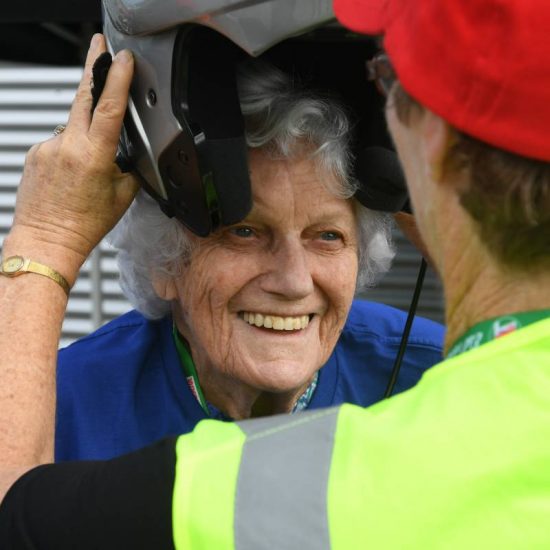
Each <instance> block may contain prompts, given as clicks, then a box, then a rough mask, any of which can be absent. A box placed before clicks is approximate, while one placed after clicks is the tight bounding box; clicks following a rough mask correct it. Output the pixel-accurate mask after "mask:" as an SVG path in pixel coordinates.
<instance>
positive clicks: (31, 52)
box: [0, 0, 443, 346]
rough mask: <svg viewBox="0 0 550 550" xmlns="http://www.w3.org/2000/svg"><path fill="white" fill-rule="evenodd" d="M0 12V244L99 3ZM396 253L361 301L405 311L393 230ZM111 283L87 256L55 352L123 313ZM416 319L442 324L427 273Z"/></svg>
mask: <svg viewBox="0 0 550 550" xmlns="http://www.w3.org/2000/svg"><path fill="white" fill-rule="evenodd" d="M3 4H4V5H3V6H2V12H1V14H0V246H1V244H2V243H3V240H4V237H5V235H6V234H7V232H8V229H9V227H10V225H11V222H12V219H13V208H14V205H15V197H16V193H17V186H18V184H19V180H20V179H21V174H22V170H23V164H24V161H25V154H26V151H27V150H28V149H29V148H30V147H31V146H32V145H33V144H35V143H37V142H39V141H44V140H46V139H48V138H50V137H51V136H52V132H53V129H54V128H55V126H56V125H58V124H64V123H66V121H67V116H68V111H69V108H70V105H71V101H72V98H73V96H74V93H75V90H76V87H77V85H78V82H79V80H80V75H81V68H80V67H81V64H82V62H83V59H84V57H85V54H86V51H87V49H88V43H89V40H90V38H91V36H92V34H93V33H94V32H98V31H100V30H101V6H100V0H41V1H37V0H19V1H17V2H4V3H3ZM394 238H395V245H396V249H397V255H396V258H395V261H394V265H393V267H392V270H391V271H390V273H388V274H387V275H386V277H385V278H384V279H383V280H382V282H381V284H380V285H379V286H377V287H376V288H373V289H369V290H368V291H367V292H366V293H364V295H363V297H364V298H367V299H369V300H373V301H376V302H384V303H386V304H389V305H392V306H394V307H397V308H399V309H403V310H408V307H409V303H410V300H411V298H412V294H413V289H414V284H415V281H416V276H417V272H418V268H419V266H420V255H419V254H418V252H417V251H416V250H415V249H414V248H413V247H412V245H410V244H409V243H408V242H407V241H406V240H405V238H404V237H403V236H402V234H401V233H400V232H399V231H398V230H397V229H395V232H394ZM129 309H130V305H129V304H128V302H127V301H126V300H125V298H124V296H123V295H122V293H121V291H120V287H119V285H118V272H117V267H116V261H115V258H114V252H113V250H112V249H111V248H110V247H109V245H107V244H106V243H101V245H100V246H99V247H98V248H97V249H96V250H95V251H94V253H93V254H92V256H91V257H90V258H89V259H88V261H87V262H86V264H85V265H84V268H83V269H82V272H81V274H80V277H79V278H78V280H77V282H76V284H75V286H74V288H73V290H72V292H71V297H70V299H69V305H68V309H67V314H66V317H65V321H64V324H63V334H62V339H61V343H60V345H61V346H65V345H68V344H69V343H70V342H72V341H74V340H76V339H77V338H79V337H81V336H84V335H85V334H89V333H90V332H92V331H93V330H95V329H96V328H98V327H99V326H101V325H102V324H104V323H105V322H107V321H109V320H110V319H112V318H114V317H116V316H118V315H120V314H121V313H124V312H125V311H128V310H129ZM418 314H419V315H422V316H424V317H428V318H431V319H434V320H436V321H440V322H443V307H442V295H441V288H440V285H439V282H438V280H437V278H436V276H435V274H434V273H433V271H432V270H431V269H428V272H427V275H426V280H425V282H424V288H423V290H422V294H421V297H420V304H419V307H418Z"/></svg>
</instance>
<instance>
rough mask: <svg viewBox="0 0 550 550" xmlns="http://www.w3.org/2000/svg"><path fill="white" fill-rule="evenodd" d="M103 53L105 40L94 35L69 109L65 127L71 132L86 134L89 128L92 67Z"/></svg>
mask: <svg viewBox="0 0 550 550" xmlns="http://www.w3.org/2000/svg"><path fill="white" fill-rule="evenodd" d="M104 51H106V47H105V38H104V37H103V35H101V34H94V36H93V37H92V40H91V42H90V48H89V49H88V55H87V56H86V63H85V65H84V72H83V74H82V78H81V79H80V84H79V86H78V90H77V92H76V96H75V99H74V101H73V105H72V107H71V113H70V115H69V124H68V125H67V127H68V128H69V129H70V130H71V131H75V132H79V133H86V132H87V131H88V128H89V127H90V121H91V115H90V111H91V108H92V92H91V83H92V67H93V65H94V63H95V60H96V59H97V58H98V57H99V56H100V55H101V54H102V53H103V52H104Z"/></svg>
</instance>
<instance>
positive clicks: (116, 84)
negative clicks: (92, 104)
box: [88, 50, 134, 158]
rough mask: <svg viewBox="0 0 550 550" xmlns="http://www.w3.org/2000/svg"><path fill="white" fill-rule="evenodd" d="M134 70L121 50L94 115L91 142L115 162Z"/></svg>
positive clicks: (132, 62) (90, 135)
mask: <svg viewBox="0 0 550 550" xmlns="http://www.w3.org/2000/svg"><path fill="white" fill-rule="evenodd" d="M133 70H134V59H133V57H132V54H131V53H130V52H129V51H128V50H122V51H120V52H118V54H117V55H116V56H115V58H114V59H113V64H112V65H111V68H110V69H109V74H108V76H107V82H106V83H105V88H104V89H103V93H102V94H101V98H100V99H99V102H98V104H97V107H96V109H95V111H94V114H93V117H92V121H91V124H90V129H89V131H88V138H89V139H90V141H91V142H93V143H94V144H95V145H96V146H97V147H98V148H102V149H103V150H104V152H105V154H106V155H109V156H110V157H111V158H114V156H115V153H116V148H117V145H118V140H119V136H120V131H121V127H122V120H123V118H124V113H125V111H126V104H127V102H128V92H129V89H130V83H131V82H132V75H133Z"/></svg>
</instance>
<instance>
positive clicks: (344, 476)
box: [0, 0, 550, 549]
mask: <svg viewBox="0 0 550 550" xmlns="http://www.w3.org/2000/svg"><path fill="white" fill-rule="evenodd" d="M335 11H336V14H337V16H338V17H339V18H340V20H341V21H342V22H343V23H344V24H345V25H348V26H349V27H350V28H352V29H353V30H355V31H358V32H363V33H371V34H373V33H374V34H383V35H384V45H385V49H386V52H387V56H381V57H378V58H377V59H376V60H374V61H373V62H372V63H371V64H370V68H371V71H372V72H373V74H374V75H375V76H383V77H384V80H383V81H381V82H380V84H381V87H383V88H384V89H386V90H389V98H388V103H387V118H388V122H389V127H390V130H391V133H392V136H393V138H394V141H395V144H396V147H397V150H398V153H399V155H400V158H401V160H402V163H403V167H404V170H405V173H406V176H407V179H408V185H409V190H410V193H411V198H412V202H413V207H414V210H415V214H416V216H417V220H418V224H419V227H420V231H421V234H422V236H423V238H424V240H425V243H426V245H427V247H428V250H429V252H430V254H431V257H432V259H433V262H434V263H435V265H436V267H437V269H438V271H439V273H440V275H441V278H442V279H443V283H444V286H445V296H446V304H447V310H446V311H447V313H446V314H447V321H448V336H447V359H446V360H445V361H444V362H443V363H441V364H440V365H439V366H436V367H434V368H433V369H432V370H431V371H429V372H428V373H427V374H426V375H425V376H424V377H423V379H422V380H421V382H420V383H419V384H418V385H417V386H416V387H415V388H413V389H411V390H409V391H407V392H405V393H403V394H401V395H398V396H395V397H393V398H392V399H390V400H387V401H385V402H382V403H380V404H378V405H376V406H373V407H371V408H368V409H361V408H358V407H355V406H352V405H343V406H340V407H337V408H334V409H327V410H325V411H313V412H311V413H305V414H303V415H301V416H299V417H288V416H285V417H272V418H266V419H259V420H255V421H244V422H240V423H236V424H222V423H217V422H213V421H205V422H203V423H201V424H199V426H198V427H197V428H196V429H195V431H194V432H193V433H191V434H187V435H184V436H181V437H179V438H172V439H169V440H165V441H163V442H160V443H158V444H157V445H154V446H152V447H149V448H147V449H145V450H143V451H141V452H138V453H135V454H132V455H128V456H126V457H122V458H119V459H116V460H114V461H108V462H104V463H81V464H76V463H75V464H66V465H63V464H60V465H53V466H43V467H40V468H37V469H34V470H31V471H30V472H28V473H27V474H25V475H24V476H23V477H21V478H20V479H19V480H18V481H17V482H16V483H15V484H14V486H13V487H12V489H11V490H10V492H9V493H8V495H7V497H6V498H5V500H4V502H3V504H2V508H1V509H0V541H9V542H12V541H15V542H16V543H19V542H20V541H27V546H26V547H35V546H36V544H37V543H36V541H41V542H43V541H47V542H44V544H43V545H42V546H41V547H43V548H50V547H51V548H57V549H59V548H65V547H71V544H74V541H75V539H78V540H79V542H80V543H81V544H80V545H79V546H78V547H79V548H86V547H94V544H95V545H96V547H101V548H109V547H113V548H121V547H124V548H125V547H131V548H149V547H155V548H177V549H180V548H235V549H243V548H250V549H252V548H254V549H257V548H315V549H318V548H334V549H349V548H399V549H402V548H415V549H416V548H422V549H425V548H457V549H459V548H460V549H462V548H499V549H500V548H518V549H519V548H521V549H525V548H548V547H550V530H549V529H548V518H549V517H550V398H549V395H550V319H549V316H550V309H549V308H550V134H549V133H548V130H547V128H549V127H550V101H548V99H550V97H549V93H548V90H549V89H550V87H549V84H550V62H549V61H548V60H547V52H548V51H549V48H548V46H550V34H549V33H548V29H549V28H550V6H548V4H547V2H546V1H545V0H477V1H476V0H462V1H461V2H451V1H450V0H447V1H445V0H442V1H440V2H435V1H432V2H429V1H424V2H417V1H413V0H386V1H380V0H378V1H375V0H372V1H368V0H363V1H361V0H354V1H352V0H347V1H346V0H337V1H336V2H335ZM390 62H391V65H390ZM391 67H393V69H391ZM392 70H393V71H394V72H395V77H396V79H395V82H393V83H390V82H388V77H391V75H392V72H391V71H392ZM114 82H115V79H114V77H113V79H112V82H111V84H112V86H114ZM389 84H391V86H388V85H389ZM106 89H107V88H106ZM545 98H546V100H545ZM29 185H32V182H31V183H29ZM35 185H38V184H37V183H35ZM37 284H38V283H37V282H36V281H27V282H25V283H20V287H19V288H20V289H21V290H22V291H23V290H25V291H26V292H28V295H27V296H36V295H37V294H38V290H37V289H35V288H34V289H33V286H34V285H37ZM22 285H24V286H22ZM8 298H9V297H8ZM7 303H8V304H9V303H10V302H9V300H8V302H7ZM56 319H57V317H56ZM38 360H39V359H37V361H38ZM100 507H103V508H102V511H101V513H98V511H97V510H98V508H100ZM99 522H101V527H98V523H99ZM67 524H69V525H70V529H67V528H66V526H67ZM83 533H84V534H85V535H86V536H85V537H82V534H83ZM79 535H80V537H79ZM32 544H35V546H32ZM12 547H15V544H13V545H12ZM21 547H25V546H23V545H21Z"/></svg>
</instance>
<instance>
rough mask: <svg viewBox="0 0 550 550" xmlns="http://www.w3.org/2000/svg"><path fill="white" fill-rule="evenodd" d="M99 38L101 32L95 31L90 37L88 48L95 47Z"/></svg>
mask: <svg viewBox="0 0 550 550" xmlns="http://www.w3.org/2000/svg"><path fill="white" fill-rule="evenodd" d="M100 38H101V34H99V33H97V32H96V33H95V34H94V35H93V36H92V39H91V40H90V50H93V49H95V48H97V46H98V44H99V40H100Z"/></svg>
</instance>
